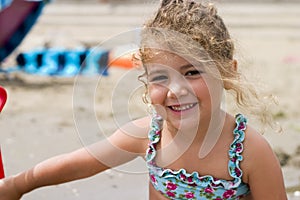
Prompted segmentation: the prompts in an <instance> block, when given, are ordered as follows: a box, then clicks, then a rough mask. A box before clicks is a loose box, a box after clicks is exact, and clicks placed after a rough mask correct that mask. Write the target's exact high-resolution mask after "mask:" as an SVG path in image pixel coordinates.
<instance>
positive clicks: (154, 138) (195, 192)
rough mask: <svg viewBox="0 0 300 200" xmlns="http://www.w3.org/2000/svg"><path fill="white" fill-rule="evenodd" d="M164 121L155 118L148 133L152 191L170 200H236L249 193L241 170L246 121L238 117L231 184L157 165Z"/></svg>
mask: <svg viewBox="0 0 300 200" xmlns="http://www.w3.org/2000/svg"><path fill="white" fill-rule="evenodd" d="M162 123H163V120H162V118H161V117H160V116H157V115H156V116H154V117H153V118H152V123H151V130H150V131H149V134H148V136H149V140H150V142H149V148H148V150H147V152H146V162H147V166H148V169H149V176H150V182H151V183H152V185H153V187H154V188H155V189H156V190H157V191H159V192H160V193H161V194H162V195H163V196H165V197H167V198H168V199H174V200H176V199H180V200H184V199H196V200H205V199H213V200H224V199H228V200H236V199H241V198H242V197H244V196H246V195H247V194H249V193H250V189H249V186H248V185H247V184H245V183H243V182H242V175H243V172H242V170H241V168H240V166H239V164H240V161H242V160H243V156H242V155H241V154H242V152H243V141H244V139H245V130H246V124H247V119H246V118H245V117H244V116H243V115H241V114H238V115H236V127H235V129H234V130H233V134H234V140H233V142H232V143H231V145H230V150H229V152H228V155H229V159H228V172H229V174H230V176H231V177H232V178H233V179H232V180H222V179H217V178H214V177H212V176H210V175H206V176H199V174H198V172H193V173H188V172H186V170H185V169H180V170H177V171H173V170H171V169H164V168H161V167H159V166H157V165H156V163H155V156H156V146H157V144H158V143H159V141H160V138H161V131H162V128H161V127H162Z"/></svg>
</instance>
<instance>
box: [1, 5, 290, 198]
mask: <svg viewBox="0 0 300 200" xmlns="http://www.w3.org/2000/svg"><path fill="white" fill-rule="evenodd" d="M141 36H142V40H141V47H140V52H139V56H140V58H141V61H142V63H143V67H144V69H145V73H144V74H143V75H142V76H140V77H139V78H140V79H141V80H143V82H144V83H145V85H146V93H145V96H144V99H145V101H146V102H147V103H148V104H150V105H151V108H152V115H151V117H144V118H141V119H137V120H135V121H132V122H130V123H128V124H126V125H125V126H123V127H122V128H120V129H119V130H117V131H116V132H115V133H114V134H113V135H112V136H110V137H109V138H108V139H106V140H102V141H100V142H98V143H96V144H93V145H90V146H88V147H85V148H82V149H79V150H77V151H75V152H72V153H69V154H65V155H60V156H57V157H54V158H51V159H49V160H46V161H44V162H42V163H40V164H38V165H37V166H35V167H33V168H32V169H30V170H28V171H25V172H23V173H20V174H18V175H16V176H13V177H9V178H7V179H4V180H3V181H2V182H1V183H0V199H1V200H4V199H6V200H8V199H9V200H13V199H20V198H21V197H22V195H23V194H25V193H27V192H30V191H32V190H33V189H35V188H38V187H42V186H47V185H53V184H60V183H65V182H68V181H73V180H77V179H81V178H86V177H89V176H92V175H95V174H97V173H99V172H102V171H104V170H106V169H109V168H112V167H115V166H118V165H120V164H123V163H125V162H128V161H130V160H132V159H134V158H136V157H137V156H142V157H143V158H145V161H146V164H147V167H148V170H149V199H151V200H158V199H258V200H260V199H261V200H269V199H270V200H276V199H278V200H284V199H287V198H286V193H285V188H284V183H283V176H282V172H281V169H280V165H279V163H278V161H277V159H276V157H275V155H274V153H273V151H272V149H271V148H270V146H269V144H268V143H267V142H266V140H265V139H264V138H263V137H262V136H261V134H260V133H258V132H257V131H256V130H255V129H254V128H252V127H251V126H249V125H248V124H247V117H246V116H244V115H242V114H236V115H235V116H232V115H231V114H229V113H227V112H226V111H225V110H224V109H223V108H222V106H221V105H222V97H223V94H222V93H223V90H226V91H233V93H234V94H235V97H236V98H235V99H236V101H237V105H239V106H240V107H243V108H244V110H248V111H250V112H249V113H252V114H256V115H257V116H258V118H259V119H261V121H262V122H264V123H267V122H269V121H270V113H269V112H268V111H267V110H266V109H265V107H266V106H265V105H264V103H263V101H262V99H260V97H259V96H258V95H257V93H256V91H255V90H253V89H252V88H251V87H248V85H247V83H246V82H245V81H244V79H243V77H242V76H241V74H239V72H238V65H237V61H236V60H235V59H234V58H233V51H234V46H233V43H232V40H231V39H230V36H229V33H228V31H227V29H226V27H225V25H224V23H223V21H222V19H221V18H220V17H219V16H218V15H217V14H216V9H215V8H214V7H213V6H212V5H204V4H201V3H197V2H195V1H191V0H164V1H162V2H161V5H160V8H159V10H158V11H157V13H156V14H155V15H154V16H153V18H152V19H150V20H149V21H148V22H147V23H146V24H145V29H143V31H142V34H141ZM136 58H137V57H136ZM149 124H150V126H149Z"/></svg>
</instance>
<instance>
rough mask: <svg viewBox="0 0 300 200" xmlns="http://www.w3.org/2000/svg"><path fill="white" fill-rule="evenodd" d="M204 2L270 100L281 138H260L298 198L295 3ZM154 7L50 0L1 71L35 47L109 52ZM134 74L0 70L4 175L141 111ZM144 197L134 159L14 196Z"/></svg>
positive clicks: (299, 87)
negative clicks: (3, 104) (271, 96)
mask: <svg viewBox="0 0 300 200" xmlns="http://www.w3.org/2000/svg"><path fill="white" fill-rule="evenodd" d="M213 2H214V3H215V4H216V5H217V7H218V12H219V14H220V15H221V16H222V17H223V19H224V21H225V23H226V24H227V26H228V28H229V31H230V33H231V35H232V38H233V39H234V40H235V44H236V58H237V59H238V62H239V66H240V68H241V69H242V70H243V71H244V73H246V74H245V75H247V76H248V75H249V77H251V79H253V80H254V81H253V82H255V83H259V87H261V88H263V89H265V90H266V91H268V92H271V93H273V94H274V95H275V96H277V99H278V105H277V106H276V107H275V108H274V117H275V119H276V120H277V121H278V122H279V123H280V124H281V126H282V128H283V132H282V133H276V132H275V131H274V130H272V129H267V131H266V133H265V137H266V138H267V140H269V142H270V144H271V146H272V147H273V148H274V150H275V151H276V153H277V155H278V157H279V159H280V162H281V164H282V169H283V172H284V177H285V182H286V187H287V192H288V194H289V199H300V123H299V122H300V109H299V106H298V105H299V103H300V95H299V93H300V83H299V77H300V20H299V19H300V2H299V0H252V1H250V0H226V1H225V0H219V1H213ZM157 3H158V2H157V1H147V0H140V1H139V0H56V1H52V2H51V3H49V4H47V5H46V6H45V8H44V9H43V11H42V14H41V15H40V17H39V18H38V21H37V22H36V23H35V25H34V26H33V28H32V29H31V31H30V32H29V34H28V35H27V36H26V37H25V39H24V40H23V41H22V43H21V44H20V45H19V46H18V47H17V49H16V50H15V51H14V52H13V53H12V54H11V55H10V56H9V57H7V58H6V59H5V60H4V61H3V62H2V63H1V68H2V69H9V68H13V67H15V66H16V65H17V63H16V57H17V55H18V54H19V53H20V52H28V51H31V50H32V49H35V48H40V47H44V46H45V45H46V46H48V47H64V48H69V49H72V48H77V47H82V46H85V47H96V46H98V45H99V44H101V43H106V44H110V45H111V46H110V47H109V50H111V49H114V48H117V47H119V46H124V44H126V43H129V44H132V41H135V39H136V40H137V39H138V36H137V35H135V31H134V30H135V29H137V28H140V27H141V26H142V24H143V22H144V21H145V20H146V19H147V17H148V16H149V15H151V14H152V13H153V11H154V10H155V9H156V8H157ZM0 28H1V29H2V28H3V27H0ZM127 33H128V34H127ZM120 35H121V36H124V35H125V36H126V37H121V36H120ZM135 37H136V38H135ZM127 40H128V41H127ZM140 73H141V71H139V70H137V69H126V68H122V67H111V68H109V69H108V74H107V75H106V76H89V77H87V76H85V77H76V76H72V77H56V76H39V75H34V74H29V73H24V72H21V71H16V72H10V73H0V85H2V86H4V87H5V88H6V89H7V91H8V95H9V98H8V102H7V105H6V107H5V109H4V110H3V112H2V113H1V116H0V130H1V134H0V143H1V149H2V156H3V162H4V168H5V172H6V175H7V176H9V175H13V174H15V173H18V172H20V171H22V170H25V169H28V168H30V167H32V166H33V165H35V164H36V163H38V162H40V161H42V160H44V159H46V158H49V157H50V156H54V155H57V154H61V153H65V152H69V151H72V150H74V149H77V148H80V147H82V146H84V145H87V144H89V143H92V142H96V141H97V140H99V139H101V138H103V137H105V136H107V134H110V133H111V132H113V130H115V129H116V128H117V127H118V126H119V125H120V124H121V123H123V122H125V121H127V119H129V118H131V119H132V118H136V117H140V116H143V115H145V114H147V112H146V108H145V106H144V105H143V103H142V101H141V99H140V98H139V97H138V96H139V95H140V94H141V93H142V91H143V88H142V86H141V84H140V83H139V82H138V81H136V78H135V77H136V76H137V75H138V74H140ZM256 80H259V81H257V82H256ZM128 88H132V90H131V91H130V93H126V90H128ZM132 91H133V92H132ZM74 97H76V98H74ZM116 116H120V117H116ZM250 123H251V122H250ZM136 171H138V172H136ZM147 191H148V188H147V175H146V169H145V168H144V167H143V161H141V160H137V161H135V162H134V163H133V164H129V165H128V166H122V167H121V168H119V169H113V170H108V171H107V172H104V173H102V174H99V175H97V176H95V177H92V178H89V179H87V180H81V181H76V182H72V183H67V184H62V185H58V186H53V187H47V188H43V189H38V190H36V191H34V192H32V193H30V194H28V195H26V196H25V197H24V199H25V200H40V199H43V200H47V199H49V200H50V199H54V198H56V199H64V200H68V199H90V200H93V199H124V200H125V199H128V200H129V199H147Z"/></svg>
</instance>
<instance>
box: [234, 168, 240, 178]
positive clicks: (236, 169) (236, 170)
mask: <svg viewBox="0 0 300 200" xmlns="http://www.w3.org/2000/svg"><path fill="white" fill-rule="evenodd" d="M234 172H235V174H236V175H237V176H241V174H242V172H241V170H240V169H239V168H237V167H236V168H234Z"/></svg>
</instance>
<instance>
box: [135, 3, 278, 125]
mask: <svg viewBox="0 0 300 200" xmlns="http://www.w3.org/2000/svg"><path fill="white" fill-rule="evenodd" d="M144 28H145V29H144V30H143V31H142V34H141V35H142V36H141V48H140V57H141V61H142V63H144V64H145V63H147V62H149V61H150V60H151V58H152V57H153V56H155V55H157V54H158V53H159V50H157V49H161V48H162V49H164V50H165V49H167V50H168V51H171V52H176V53H178V55H180V56H183V57H185V58H188V59H189V60H194V61H195V62H198V63H199V62H200V63H201V62H202V63H203V62H205V63H206V64H205V66H206V70H208V71H209V72H211V74H212V75H214V76H215V77H217V78H219V79H220V80H222V81H223V84H224V88H225V89H226V90H227V91H232V94H233V95H234V98H235V100H236V105H237V106H238V108H240V109H242V111H243V112H246V114H248V115H249V114H250V115H252V116H255V117H256V118H258V119H259V121H260V122H261V123H262V124H263V125H265V124H269V125H271V126H272V127H274V126H273V125H274V123H273V119H272V118H273V117H272V113H271V112H269V109H268V107H269V106H268V105H269V103H268V102H270V101H268V100H267V101H266V98H265V97H263V96H261V95H260V94H259V93H258V91H257V90H256V89H255V88H254V87H253V85H252V84H251V83H250V82H249V81H247V80H246V78H245V77H244V76H242V74H241V73H239V71H238V70H237V69H236V68H235V67H234V66H235V64H236V63H234V62H235V60H234V58H233V56H234V50H235V49H234V43H233V40H232V39H231V37H230V34H229V32H228V30H227V28H226V26H225V24H224V22H223V20H222V18H221V17H220V16H219V15H218V14H217V9H216V8H215V6H214V5H213V4H204V3H200V2H195V1H193V0H163V1H161V3H160V7H159V9H158V11H157V12H156V13H155V14H154V16H153V17H151V18H150V19H149V20H148V21H146V23H145V25H144ZM162 46H163V47H162ZM155 49H156V50H155ZM212 63H213V65H214V66H216V67H217V70H218V73H219V76H218V75H216V71H214V70H212ZM144 69H145V73H144V74H143V75H141V76H140V78H141V77H142V76H144V75H146V76H147V69H146V67H144ZM146 87H147V84H146ZM271 100H272V98H271Z"/></svg>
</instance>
